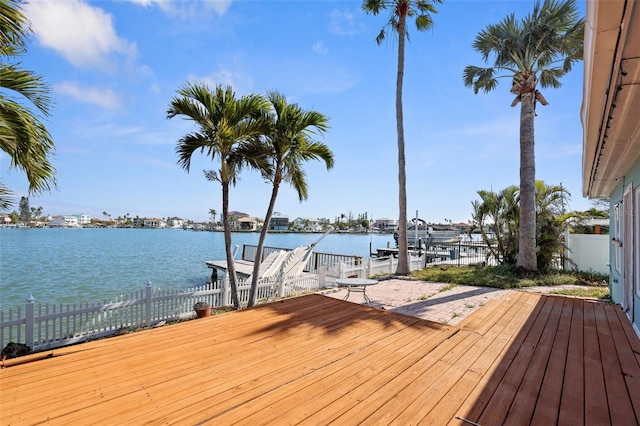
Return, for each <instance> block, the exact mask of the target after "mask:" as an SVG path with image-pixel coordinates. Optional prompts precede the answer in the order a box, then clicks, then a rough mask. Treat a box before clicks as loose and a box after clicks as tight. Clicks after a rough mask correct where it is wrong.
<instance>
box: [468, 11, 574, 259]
mask: <svg viewBox="0 0 640 426" xmlns="http://www.w3.org/2000/svg"><path fill="white" fill-rule="evenodd" d="M583 39H584V19H583V18H580V17H579V14H578V9H577V5H576V1H575V0H566V1H557V0H544V1H543V2H542V3H541V2H540V1H536V2H535V4H534V7H533V11H532V13H531V14H529V15H527V16H526V17H525V18H524V19H523V20H521V21H517V20H516V18H515V15H514V14H511V15H509V16H507V17H506V18H505V19H504V20H502V21H501V22H500V23H498V24H492V25H488V26H487V27H486V29H484V30H482V31H481V32H480V33H479V34H478V35H477V36H476V39H475V41H474V42H473V48H474V49H475V50H477V51H478V52H480V54H481V55H482V59H483V60H484V62H485V63H488V62H490V61H493V65H492V66H490V67H478V66H473V65H468V66H467V67H465V69H464V76H463V78H464V84H465V86H467V87H472V88H473V90H474V93H476V94H477V93H478V91H480V90H482V91H483V92H485V93H488V92H490V91H491V90H493V89H495V88H496V87H497V86H498V78H503V77H506V78H509V79H510V80H511V89H510V90H511V93H513V94H514V95H515V99H514V101H513V102H512V104H511V106H512V107H514V106H516V105H517V104H518V103H520V203H521V205H520V232H519V240H518V245H519V250H518V262H517V264H518V266H519V267H521V268H522V269H524V270H526V271H535V270H536V269H537V261H536V249H537V244H536V214H535V155H534V151H535V150H534V147H535V139H534V130H533V128H534V125H533V124H534V117H535V107H536V103H538V102H539V103H541V104H542V105H547V104H548V103H547V101H546V100H545V98H544V97H543V96H542V94H541V93H540V92H539V91H538V89H537V86H538V83H540V86H541V87H543V88H547V87H552V88H558V87H560V86H561V83H560V78H561V77H562V76H564V75H565V74H566V73H568V72H569V71H571V69H572V67H573V65H574V63H575V62H577V61H579V60H581V59H582V55H583ZM498 73H504V75H498Z"/></svg>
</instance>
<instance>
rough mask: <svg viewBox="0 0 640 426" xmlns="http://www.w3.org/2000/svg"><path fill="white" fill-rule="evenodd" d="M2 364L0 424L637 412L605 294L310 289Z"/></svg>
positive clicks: (574, 420) (493, 419) (577, 420)
mask: <svg viewBox="0 0 640 426" xmlns="http://www.w3.org/2000/svg"><path fill="white" fill-rule="evenodd" d="M51 354H52V357H50V358H47V359H41V358H42V356H43V355H51ZM25 361H31V362H25ZM7 366H8V367H7V368H4V369H2V370H0V404H1V405H0V424H2V425H29V424H39V423H47V422H48V423H50V424H60V425H68V424H77V425H84V424H147V423H149V424H175V423H178V424H202V423H211V424H218V425H228V424H247V425H249V424H250V425H257V424H277V425H283V424H298V423H303V424H309V425H324V424H330V423H333V424H337V425H350V424H358V423H365V424H385V425H386V424H397V425H409V424H436V425H445V424H460V425H464V424H467V425H468V424H474V423H477V424H481V425H497V424H503V423H509V424H516V425H521V424H522V425H523V424H541V425H551V424H572V425H576V424H597V425H606V424H615V425H635V424H638V423H639V421H640V341H639V340H638V338H637V336H636V335H635V334H634V332H633V330H632V329H631V327H630V325H629V322H628V321H627V319H626V318H625V317H624V316H623V314H622V313H621V312H620V310H619V308H618V307H616V306H613V305H609V304H603V303H596V302H588V301H583V300H581V299H574V298H563V297H554V296H541V295H535V294H531V293H524V292H518V293H517V294H516V295H515V296H509V297H503V298H502V299H499V300H495V301H492V302H489V303H488V304H486V305H485V306H483V307H482V308H481V309H479V310H478V311H476V312H475V313H474V314H472V315H471V316H469V317H468V318H466V319H465V320H464V321H463V322H462V323H460V324H459V325H457V326H455V327H454V326H447V325H443V324H438V323H433V322H429V321H425V320H421V319H418V318H413V317H409V316H404V315H400V314H395V313H392V312H389V311H384V310H379V309H375V308H370V307H366V306H361V305H357V304H353V303H349V302H344V301H341V300H336V299H332V298H328V297H324V296H320V295H309V296H304V297H299V298H294V299H288V300H285V301H282V302H275V303H271V304H266V305H261V306H258V307H256V308H253V309H248V310H244V311H239V312H231V313H227V314H222V315H217V316H212V317H209V318H203V319H198V320H195V321H188V322H184V323H180V324H175V325H171V326H165V327H160V328H156V329H152V330H147V331H142V332H138V333H132V334H128V335H125V336H120V337H114V338H109V339H104V340H100V341H96V342H92V343H86V344H82V345H77V346H73V347H67V348H61V349H56V350H54V351H53V352H49V353H44V354H40V355H31V356H30V357H27V358H18V359H15V360H9V361H7ZM471 422H474V423H471Z"/></svg>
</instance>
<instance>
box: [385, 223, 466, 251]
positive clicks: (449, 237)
mask: <svg viewBox="0 0 640 426" xmlns="http://www.w3.org/2000/svg"><path fill="white" fill-rule="evenodd" d="M393 239H394V240H395V242H396V245H398V233H397V232H395V233H394V234H393ZM460 241H462V236H461V235H460V230H459V229H458V228H456V227H454V226H452V225H443V224H429V223H427V222H426V221H425V220H423V219H419V218H414V219H411V220H410V221H409V222H408V223H407V244H408V246H409V248H412V249H413V248H422V247H428V246H434V245H438V244H454V243H457V242H460Z"/></svg>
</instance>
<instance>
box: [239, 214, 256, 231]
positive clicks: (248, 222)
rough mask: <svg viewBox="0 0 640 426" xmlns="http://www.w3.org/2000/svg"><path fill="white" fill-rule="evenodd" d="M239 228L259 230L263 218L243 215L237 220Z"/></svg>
mask: <svg viewBox="0 0 640 426" xmlns="http://www.w3.org/2000/svg"><path fill="white" fill-rule="evenodd" d="M237 223H238V224H239V225H238V226H239V229H241V230H243V231H257V230H258V229H261V228H262V219H260V218H259V217H251V216H246V217H241V218H240V219H238V220H237Z"/></svg>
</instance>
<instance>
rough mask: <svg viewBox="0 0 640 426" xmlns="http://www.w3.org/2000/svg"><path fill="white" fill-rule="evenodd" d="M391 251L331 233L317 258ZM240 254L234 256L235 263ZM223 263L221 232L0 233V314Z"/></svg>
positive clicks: (183, 280)
mask: <svg viewBox="0 0 640 426" xmlns="http://www.w3.org/2000/svg"><path fill="white" fill-rule="evenodd" d="M320 236H321V235H320V234H268V235H267V239H266V244H265V245H267V246H272V247H286V248H294V247H297V246H300V245H308V244H311V243H313V242H315V241H316V240H318V238H320ZM258 237H259V234H258V233H234V234H233V245H236V244H238V245H240V250H242V245H243V244H253V245H257V243H258ZM387 243H388V244H390V245H392V246H393V245H394V242H393V237H392V235H390V234H372V235H349V234H330V235H328V236H326V237H325V238H324V239H323V240H322V241H320V243H318V245H317V246H316V249H315V251H319V252H323V253H335V254H348V255H358V256H362V257H368V256H369V252H370V251H369V249H370V246H371V247H372V249H373V250H374V251H375V249H376V248H378V247H386V246H387ZM240 255H241V253H239V254H238V257H240ZM222 259H225V252H224V235H223V233H222V232H193V231H183V230H169V229H158V230H156V229H60V228H55V229H54V228H51V229H49V228H45V229H0V310H2V309H6V308H9V307H17V306H23V305H24V303H25V300H26V299H27V297H29V294H30V293H31V294H33V296H34V297H35V298H36V303H84V302H97V301H105V300H107V301H108V300H113V299H115V298H117V297H119V296H120V295H122V294H128V293H130V292H132V291H136V290H139V289H141V288H143V287H144V286H145V285H146V283H147V281H148V280H151V283H152V284H153V286H154V287H160V288H172V289H181V288H189V287H194V286H198V285H202V284H205V283H206V282H207V281H208V279H209V277H210V276H211V271H210V270H209V269H208V268H207V267H206V265H205V263H204V261H206V260H222Z"/></svg>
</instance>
